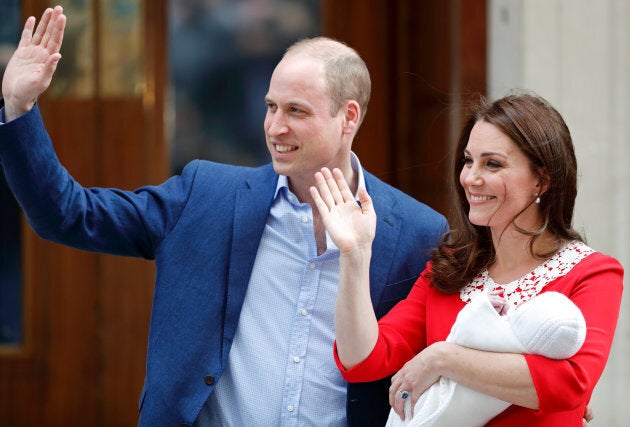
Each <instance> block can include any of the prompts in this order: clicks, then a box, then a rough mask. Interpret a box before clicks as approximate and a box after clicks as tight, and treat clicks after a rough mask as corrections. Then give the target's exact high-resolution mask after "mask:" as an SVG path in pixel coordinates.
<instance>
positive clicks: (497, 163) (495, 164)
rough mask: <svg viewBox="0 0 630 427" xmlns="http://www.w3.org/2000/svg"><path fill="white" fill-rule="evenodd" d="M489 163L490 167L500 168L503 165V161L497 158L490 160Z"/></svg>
mask: <svg viewBox="0 0 630 427" xmlns="http://www.w3.org/2000/svg"><path fill="white" fill-rule="evenodd" d="M487 165H488V167H489V168H490V169H500V168H501V167H502V165H501V163H499V162H497V161H495V160H489V161H488V163H487Z"/></svg>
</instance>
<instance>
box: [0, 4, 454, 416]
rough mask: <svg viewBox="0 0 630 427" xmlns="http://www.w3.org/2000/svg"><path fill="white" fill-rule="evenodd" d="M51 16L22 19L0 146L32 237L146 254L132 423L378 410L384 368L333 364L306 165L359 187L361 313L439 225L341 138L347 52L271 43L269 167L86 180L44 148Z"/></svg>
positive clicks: (349, 71) (400, 277) (345, 128)
mask: <svg viewBox="0 0 630 427" xmlns="http://www.w3.org/2000/svg"><path fill="white" fill-rule="evenodd" d="M65 20H66V18H65V15H63V11H62V9H61V7H59V6H57V7H56V8H55V9H54V10H53V9H48V10H46V11H45V12H44V14H43V16H42V19H41V21H40V23H39V24H38V26H37V29H36V31H35V32H34V33H33V30H34V28H35V19H34V18H33V17H31V18H29V19H28V20H27V21H26V24H25V29H24V32H23V34H22V39H21V41H20V44H19V46H18V49H17V50H16V52H15V54H14V55H13V57H12V59H11V61H10V63H9V65H8V66H7V69H6V71H5V76H4V80H3V84H2V92H3V96H4V108H3V109H2V110H0V122H1V123H2V124H0V141H2V142H1V143H0V161H1V162H2V165H3V167H4V171H5V175H6V177H7V181H8V182H9V185H10V186H11V188H12V190H13V192H14V194H15V195H16V198H17V200H18V201H19V203H20V205H21V206H22V208H23V209H24V211H25V213H26V216H27V218H28V220H29V223H30V224H31V226H32V227H33V229H34V230H36V231H37V232H38V234H39V235H41V236H42V237H44V238H47V239H50V240H52V241H55V242H59V243H62V244H66V245H70V246H73V247H76V248H80V249H84V250H91V251H99V252H107V253H113V254H119V255H128V256H141V257H144V258H148V259H155V263H156V270H157V275H156V283H155V292H154V301H153V310H152V319H151V328H150V333H149V345H148V353H147V372H146V380H145V384H144V388H143V391H142V394H141V397H140V420H139V424H140V425H146V426H156V425H175V424H176V423H177V424H187V425H189V424H193V423H194V424H195V425H234V426H242V425H248V426H252V425H260V426H272V425H283V426H291V425H317V426H336V425H346V424H349V425H372V424H375V425H383V424H384V422H385V420H386V418H387V414H388V411H389V405H388V402H387V394H388V393H387V390H388V386H389V383H388V381H387V380H385V381H380V382H376V383H366V384H353V385H348V384H346V383H345V382H344V381H343V379H342V378H341V375H340V374H339V372H338V370H337V368H336V366H335V364H334V360H333V354H332V344H333V340H334V328H333V313H334V306H335V299H336V292H337V281H338V267H339V264H338V261H339V251H338V249H337V248H336V247H335V246H334V244H333V243H332V241H331V240H330V239H329V237H328V236H327V235H326V233H325V229H324V226H323V224H322V221H321V217H320V216H319V214H318V212H317V210H316V209H312V204H313V200H312V199H311V196H310V194H309V187H310V186H311V185H313V184H314V182H315V181H314V174H315V172H317V171H318V170H320V169H321V168H322V167H329V168H339V169H340V170H341V171H343V174H344V176H345V178H346V180H347V181H348V182H349V183H351V187H352V191H353V192H355V193H356V191H357V189H358V188H359V187H362V186H365V187H366V188H367V190H368V191H369V192H370V194H371V195H372V197H373V199H374V206H375V210H376V212H377V214H378V224H377V229H376V238H375V241H374V244H373V254H374V257H373V262H372V267H371V270H370V277H371V283H372V284H373V287H372V290H371V291H372V294H371V297H372V299H373V304H374V307H375V311H376V314H377V316H379V317H380V316H382V315H383V314H385V313H386V312H387V311H388V310H389V309H390V308H391V307H392V306H393V305H394V304H395V303H396V302H397V301H399V300H400V299H401V298H403V297H404V296H405V295H406V294H407V292H408V291H409V289H410V287H411V285H412V284H413V282H414V281H415V279H416V278H417V276H418V274H419V270H420V269H421V268H422V266H423V265H424V262H425V261H426V260H427V259H428V256H429V255H430V250H431V248H433V247H435V246H436V244H437V241H438V239H439V238H440V236H441V235H442V233H443V232H444V231H445V229H446V227H447V224H446V221H445V219H444V217H443V216H442V215H440V214H438V213H436V212H435V211H433V210H432V209H430V208H428V207H427V206H425V205H423V204H421V203H419V202H417V201H415V200H413V199H412V198H410V197H408V196H406V195H405V194H403V193H401V192H400V191H398V190H396V189H394V188H392V187H390V186H388V185H387V184H385V183H383V182H381V181H380V180H378V179H377V178H375V177H374V176H373V175H371V174H369V173H368V172H366V171H364V170H363V169H362V168H361V165H360V164H359V161H358V159H357V158H356V156H355V155H354V154H353V153H352V152H351V145H352V141H353V139H354V136H355V134H356V132H357V130H358V128H359V126H360V124H361V121H362V120H363V117H364V115H365V111H366V108H367V103H368V100H369V94H370V78H369V73H368V71H367V68H366V66H365V64H364V62H363V61H362V60H361V58H360V57H359V56H358V54H357V53H356V52H355V51H354V50H352V49H351V48H349V47H347V46H346V45H344V44H342V43H339V42H336V41H333V40H330V39H326V38H317V39H312V40H306V41H302V42H298V43H297V44H296V45H294V46H293V47H291V48H290V49H289V50H288V51H287V53H286V55H285V56H284V58H283V59H282V60H281V61H280V63H279V64H278V66H277V67H276V69H275V71H274V73H273V76H272V78H271V82H270V85H269V91H268V94H267V96H266V102H267V106H268V109H267V116H266V118H265V123H264V130H265V134H266V140H267V148H268V149H269V151H270V153H271V157H272V164H270V165H266V166H262V167H260V168H244V167H237V166H230V165H221V164H217V163H211V162H207V161H193V162H191V163H190V164H188V165H187V166H186V167H185V168H184V170H183V171H182V174H181V175H178V176H174V177H172V178H171V179H169V180H167V181H166V182H164V183H163V184H161V185H159V186H148V187H143V188H139V189H137V190H135V191H133V192H132V191H122V190H115V189H114V190H112V189H101V188H99V189H96V188H91V189H87V188H83V187H82V186H81V185H80V184H78V183H77V182H76V181H74V179H72V177H71V176H70V175H69V174H68V173H67V171H66V170H65V169H64V168H63V167H62V166H61V165H60V164H59V163H58V161H57V159H56V156H55V153H54V151H53V148H52V144H51V141H50V140H49V137H48V136H47V134H46V132H45V129H44V127H43V124H42V121H41V117H40V115H39V111H38V108H37V105H36V99H37V97H38V96H39V95H40V94H41V93H42V92H43V91H44V90H45V89H46V88H47V87H48V85H49V84H50V82H51V79H52V75H53V73H54V70H55V67H56V64H57V62H58V61H59V59H60V54H59V49H60V46H61V42H62V38H63V30H64V27H65V22H66V21H65ZM43 171H45V173H44V172H43Z"/></svg>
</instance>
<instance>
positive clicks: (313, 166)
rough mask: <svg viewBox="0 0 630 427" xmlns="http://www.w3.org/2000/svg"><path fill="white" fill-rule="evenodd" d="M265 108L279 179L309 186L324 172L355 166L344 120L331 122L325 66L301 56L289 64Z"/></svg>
mask: <svg viewBox="0 0 630 427" xmlns="http://www.w3.org/2000/svg"><path fill="white" fill-rule="evenodd" d="M265 102H266V103H267V115H266V117H265V124H264V126H265V136H266V140H267V148H268V149H269V152H270V153H271V159H272V161H273V166H274V169H275V170H276V172H277V173H279V174H281V175H287V176H289V178H290V182H292V183H294V184H298V183H299V184H308V183H310V182H312V180H313V175H314V173H315V172H316V171H318V170H319V169H321V168H322V167H323V166H327V167H329V168H333V167H343V166H344V165H345V163H348V162H349V158H350V142H348V138H347V137H346V138H343V127H344V114H343V112H342V111H339V112H337V114H336V115H335V116H334V117H333V116H331V112H330V105H331V102H330V98H329V96H328V94H327V92H326V82H325V80H324V67H323V64H322V63H320V62H318V61H316V60H314V59H312V58H310V57H308V56H305V55H301V54H294V55H290V56H288V57H286V58H284V59H283V60H282V61H281V62H280V63H279V64H278V66H277V67H276V69H275V70H274V72H273V75H272V76H271V82H270V84H269V92H268V93H267V96H265ZM342 110H343V109H342Z"/></svg>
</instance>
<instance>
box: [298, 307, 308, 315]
mask: <svg viewBox="0 0 630 427" xmlns="http://www.w3.org/2000/svg"><path fill="white" fill-rule="evenodd" d="M300 314H301V315H302V316H306V315H307V314H308V311H307V310H306V309H305V308H303V309H302V310H300Z"/></svg>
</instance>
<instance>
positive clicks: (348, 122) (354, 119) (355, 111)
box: [343, 100, 361, 133]
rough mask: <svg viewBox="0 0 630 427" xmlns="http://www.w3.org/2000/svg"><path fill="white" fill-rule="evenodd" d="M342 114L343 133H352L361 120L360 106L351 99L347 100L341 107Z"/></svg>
mask: <svg viewBox="0 0 630 427" xmlns="http://www.w3.org/2000/svg"><path fill="white" fill-rule="evenodd" d="M343 114H344V123H343V131H344V133H354V132H355V131H356V129H357V128H358V127H359V123H360V122H361V107H360V106H359V103H358V102H356V101H352V100H350V101H347V102H346V104H345V105H344V107H343Z"/></svg>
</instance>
